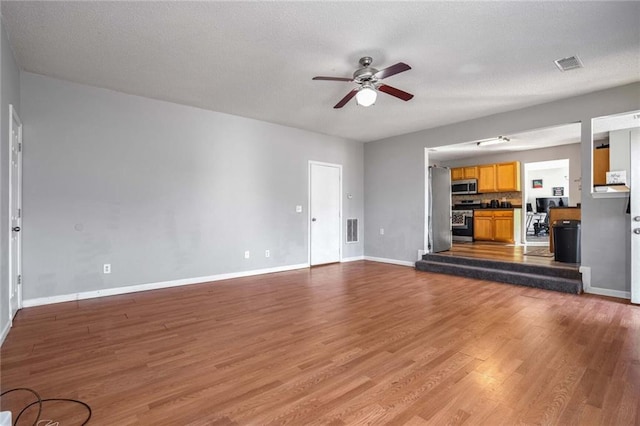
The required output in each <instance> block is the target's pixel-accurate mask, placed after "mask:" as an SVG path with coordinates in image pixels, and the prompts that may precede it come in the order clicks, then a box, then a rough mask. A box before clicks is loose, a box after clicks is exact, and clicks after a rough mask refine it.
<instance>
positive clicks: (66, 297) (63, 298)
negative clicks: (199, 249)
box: [22, 263, 309, 308]
mask: <svg viewBox="0 0 640 426" xmlns="http://www.w3.org/2000/svg"><path fill="white" fill-rule="evenodd" d="M308 267H309V264H308V263H300V264H298V265H287V266H277V267H275V268H266V269H256V270H253V271H242V272H232V273H229V274H218V275H211V276H207V277H197V278H185V279H181V280H173V281H162V282H158V283H148V284H138V285H132V286H126V287H115V288H105V289H102V290H93V291H83V292H80V293H72V294H62V295H59V296H50V297H38V298H36V299H27V300H23V301H22V306H23V307H24V308H30V307H33V306H41V305H50V304H52V303H62V302H71V301H74V300H84V299H93V298H96V297H105V296H115V295H118V294H127V293H135V292H138V291H147V290H158V289H161V288H169V287H179V286H183V285H190V284H202V283H206V282H211V281H221V280H229V279H232V278H242V277H251V276H254V275H263V274H272V273H274V272H285V271H293V270H295V269H304V268H308Z"/></svg>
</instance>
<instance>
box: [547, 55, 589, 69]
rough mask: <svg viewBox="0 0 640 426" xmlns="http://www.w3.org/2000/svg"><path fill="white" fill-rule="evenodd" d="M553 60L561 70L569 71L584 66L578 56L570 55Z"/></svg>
mask: <svg viewBox="0 0 640 426" xmlns="http://www.w3.org/2000/svg"><path fill="white" fill-rule="evenodd" d="M553 62H555V64H556V66H557V67H558V69H560V71H569V70H574V69H576V68H582V67H583V65H582V61H581V60H580V58H578V57H577V56H569V57H568V58H562V59H557V60H555V61H553Z"/></svg>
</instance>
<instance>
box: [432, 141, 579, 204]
mask: <svg viewBox="0 0 640 426" xmlns="http://www.w3.org/2000/svg"><path fill="white" fill-rule="evenodd" d="M581 155H582V152H581V144H579V143H575V144H570V145H560V146H554V147H550V148H540V149H532V150H530V151H515V152H509V153H503V154H491V155H483V156H478V157H473V158H465V159H460V160H451V161H442V162H441V165H443V166H448V167H459V166H469V165H475V164H490V163H502V162H508V161H520V163H522V164H521V168H520V174H521V176H520V181H521V183H522V191H523V192H524V190H525V185H530V184H531V182H527V181H525V175H524V164H525V163H535V162H538V161H550V160H560V159H565V158H567V159H569V194H568V195H566V196H568V197H569V201H570V203H571V205H572V206H575V205H576V204H578V203H580V202H581V198H582V194H581V191H580V184H581V182H580V181H577V180H578V179H580V176H582V158H581ZM439 164H440V163H439ZM586 182H587V185H589V179H587V180H586ZM530 188H531V187H529V189H530ZM548 190H549V191H551V188H550V187H549V188H548ZM546 196H547V197H550V196H551V195H546Z"/></svg>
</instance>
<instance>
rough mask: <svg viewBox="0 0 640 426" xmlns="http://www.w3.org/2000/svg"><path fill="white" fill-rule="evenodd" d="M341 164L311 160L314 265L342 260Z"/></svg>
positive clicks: (310, 188)
mask: <svg viewBox="0 0 640 426" xmlns="http://www.w3.org/2000/svg"><path fill="white" fill-rule="evenodd" d="M341 180H342V166H340V165H335V164H325V163H316V162H309V227H310V232H309V239H310V243H309V250H310V255H309V258H310V263H311V265H321V264H324V263H333V262H340V258H341V248H342V241H341V235H342V233H341V232H340V229H341V228H340V225H341V223H342V220H341V217H342V211H341V210H342V208H341V207H342V203H341V197H340V195H341V193H342V189H341V186H342V183H341Z"/></svg>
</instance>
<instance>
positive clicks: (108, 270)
mask: <svg viewBox="0 0 640 426" xmlns="http://www.w3.org/2000/svg"><path fill="white" fill-rule="evenodd" d="M102 273H103V274H110V273H111V264H110V263H105V264H104V265H102Z"/></svg>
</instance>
